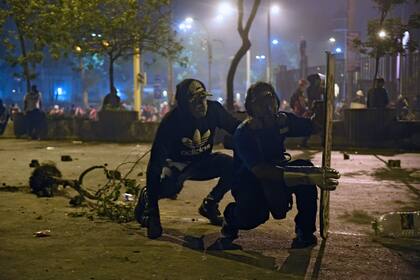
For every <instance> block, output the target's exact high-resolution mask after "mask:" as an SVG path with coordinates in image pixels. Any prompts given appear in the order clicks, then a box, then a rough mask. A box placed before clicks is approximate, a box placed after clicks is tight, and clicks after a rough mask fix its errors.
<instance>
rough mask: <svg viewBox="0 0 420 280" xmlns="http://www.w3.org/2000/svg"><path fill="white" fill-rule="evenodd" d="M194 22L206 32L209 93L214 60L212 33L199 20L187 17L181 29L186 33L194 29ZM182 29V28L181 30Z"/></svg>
mask: <svg viewBox="0 0 420 280" xmlns="http://www.w3.org/2000/svg"><path fill="white" fill-rule="evenodd" d="M194 22H198V23H199V24H200V25H201V26H202V27H203V29H204V30H205V32H206V37H207V38H206V39H205V44H206V46H207V58H208V82H207V87H208V89H209V91H211V86H212V85H211V64H212V59H213V52H212V45H211V40H210V32H209V30H208V28H207V27H206V26H205V25H204V24H203V23H202V22H201V21H200V20H198V19H194V18H192V17H187V18H185V19H184V21H183V22H182V23H181V24H180V25H179V27H180V29H181V30H182V31H184V32H185V31H186V30H187V29H191V28H192V24H193V23H194ZM181 27H182V28H181Z"/></svg>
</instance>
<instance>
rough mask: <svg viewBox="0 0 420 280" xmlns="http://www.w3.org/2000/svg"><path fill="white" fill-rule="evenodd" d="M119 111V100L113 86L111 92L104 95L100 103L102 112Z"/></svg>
mask: <svg viewBox="0 0 420 280" xmlns="http://www.w3.org/2000/svg"><path fill="white" fill-rule="evenodd" d="M119 109H121V98H120V97H119V96H118V95H117V89H116V88H115V87H114V86H113V87H112V89H111V92H110V93H108V94H107V95H105V98H104V101H103V102H102V110H119Z"/></svg>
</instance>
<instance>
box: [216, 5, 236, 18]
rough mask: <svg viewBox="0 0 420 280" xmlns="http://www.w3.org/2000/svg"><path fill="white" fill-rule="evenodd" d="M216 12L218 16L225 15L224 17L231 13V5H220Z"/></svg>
mask: <svg viewBox="0 0 420 280" xmlns="http://www.w3.org/2000/svg"><path fill="white" fill-rule="evenodd" d="M217 10H218V13H219V14H221V15H225V16H227V15H230V14H232V13H233V8H232V5H231V4H230V3H229V2H222V3H220V4H219V6H218V8H217Z"/></svg>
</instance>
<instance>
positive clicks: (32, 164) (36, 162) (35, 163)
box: [29, 159, 40, 168]
mask: <svg viewBox="0 0 420 280" xmlns="http://www.w3.org/2000/svg"><path fill="white" fill-rule="evenodd" d="M39 165H40V164H39V161H38V160H37V159H33V160H31V163H29V167H31V168H35V167H38V166H39Z"/></svg>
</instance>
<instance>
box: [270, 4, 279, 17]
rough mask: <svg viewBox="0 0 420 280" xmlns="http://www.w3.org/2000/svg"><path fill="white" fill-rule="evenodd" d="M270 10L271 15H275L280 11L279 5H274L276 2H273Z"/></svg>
mask: <svg viewBox="0 0 420 280" xmlns="http://www.w3.org/2000/svg"><path fill="white" fill-rule="evenodd" d="M270 11H271V13H272V14H273V15H277V14H278V13H280V6H279V5H276V4H273V5H271V7H270Z"/></svg>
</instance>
